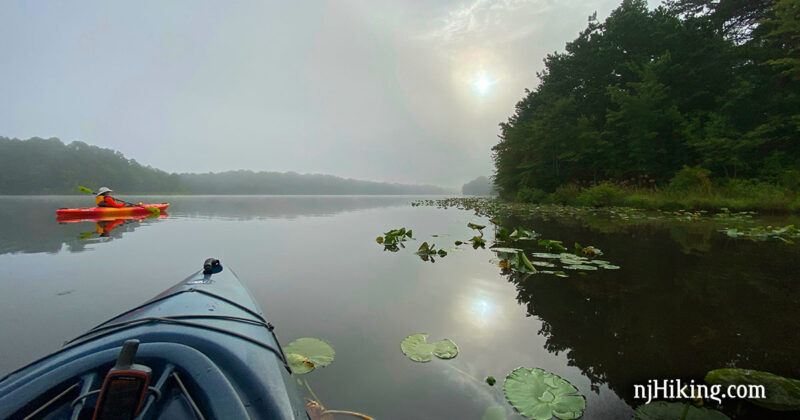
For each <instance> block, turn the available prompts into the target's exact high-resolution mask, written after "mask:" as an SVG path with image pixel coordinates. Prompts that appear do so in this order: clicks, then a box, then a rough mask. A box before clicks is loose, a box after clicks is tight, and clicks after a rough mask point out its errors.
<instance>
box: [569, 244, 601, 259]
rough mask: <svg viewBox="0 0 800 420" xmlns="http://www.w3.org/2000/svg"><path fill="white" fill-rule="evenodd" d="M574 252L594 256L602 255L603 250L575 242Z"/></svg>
mask: <svg viewBox="0 0 800 420" xmlns="http://www.w3.org/2000/svg"><path fill="white" fill-rule="evenodd" d="M575 254H577V255H583V256H586V257H589V258H594V257H599V256H601V255H603V251H601V250H599V249H597V248H595V247H593V246H587V247H582V246H581V244H579V243H577V242H575Z"/></svg>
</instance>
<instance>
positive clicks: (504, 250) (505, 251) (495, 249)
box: [489, 247, 522, 254]
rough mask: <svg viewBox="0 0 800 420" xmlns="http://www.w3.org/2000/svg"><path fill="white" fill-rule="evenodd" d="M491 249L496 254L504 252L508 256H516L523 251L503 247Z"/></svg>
mask: <svg viewBox="0 0 800 420" xmlns="http://www.w3.org/2000/svg"><path fill="white" fill-rule="evenodd" d="M489 249H490V250H492V251H494V252H502V253H506V254H516V253H517V252H520V251H522V250H521V249H519V248H503V247H497V248H489Z"/></svg>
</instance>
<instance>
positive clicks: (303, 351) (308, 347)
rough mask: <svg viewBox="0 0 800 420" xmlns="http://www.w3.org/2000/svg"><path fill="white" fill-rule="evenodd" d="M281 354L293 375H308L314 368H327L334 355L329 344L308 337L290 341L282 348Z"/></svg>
mask: <svg viewBox="0 0 800 420" xmlns="http://www.w3.org/2000/svg"><path fill="white" fill-rule="evenodd" d="M283 352H284V353H286V358H287V361H288V362H289V365H290V366H291V367H292V370H293V371H294V372H295V373H308V372H311V371H312V370H314V369H315V368H318V367H325V366H328V365H329V364H331V362H333V358H334V356H335V355H336V352H335V351H334V350H333V347H331V346H330V344H328V343H326V342H324V341H322V340H320V339H318V338H309V337H304V338H298V339H297V340H294V341H292V342H291V343H289V345H288V346H285V347H284V348H283ZM290 354H291V355H292V356H290Z"/></svg>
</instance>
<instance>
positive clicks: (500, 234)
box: [494, 228, 509, 242]
mask: <svg viewBox="0 0 800 420" xmlns="http://www.w3.org/2000/svg"><path fill="white" fill-rule="evenodd" d="M494 240H495V241H497V242H506V241H508V240H509V237H508V229H506V228H500V230H498V231H497V233H496V234H495V235H494Z"/></svg>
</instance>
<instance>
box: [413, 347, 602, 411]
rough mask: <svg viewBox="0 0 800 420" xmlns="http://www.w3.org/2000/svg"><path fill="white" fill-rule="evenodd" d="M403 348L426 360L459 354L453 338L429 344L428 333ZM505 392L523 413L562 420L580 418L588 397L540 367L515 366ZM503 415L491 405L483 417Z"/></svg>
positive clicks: (489, 379) (490, 379)
mask: <svg viewBox="0 0 800 420" xmlns="http://www.w3.org/2000/svg"><path fill="white" fill-rule="evenodd" d="M400 348H401V349H402V350H403V354H405V355H406V356H408V358H409V359H411V360H413V361H416V362H423V363H424V362H430V361H431V360H433V356H436V357H438V358H440V359H452V358H454V357H456V356H457V355H458V347H456V345H455V343H453V342H452V341H451V340H449V339H446V338H445V339H443V340H439V341H435V342H432V343H429V342H428V334H411V335H409V336H408V337H406V338H405V340H403V342H402V343H401V344H400ZM462 373H464V372H462ZM466 375H468V376H470V377H472V376H471V375H469V374H466ZM472 378H473V379H475V378H474V377H472ZM475 380H476V381H477V379H475ZM485 382H486V384H488V385H489V386H494V384H495V383H496V380H495V378H494V376H488V377H487V378H486V380H485ZM503 392H504V393H505V396H506V399H507V400H508V402H509V403H510V404H511V405H512V406H513V407H514V408H515V409H517V411H519V413H520V414H522V415H523V416H526V417H528V418H531V419H541V420H549V419H551V418H552V417H554V416H555V417H558V418H559V419H563V420H569V419H577V418H578V417H580V416H581V415H583V411H584V410H585V409H586V399H585V398H584V397H583V396H582V395H579V394H578V389H577V388H575V387H574V386H573V385H572V384H570V383H569V382H567V381H566V380H565V379H563V378H561V377H559V376H558V375H555V374H553V373H550V372H547V371H545V370H542V369H539V368H533V369H529V368H524V367H520V368H517V369H515V370H514V371H512V372H511V373H510V374H509V375H508V376H507V377H506V379H505V382H504V383H503ZM504 418H506V416H505V408H504V407H501V406H492V407H490V408H489V409H487V411H486V413H485V414H484V416H483V419H487V420H488V419H504Z"/></svg>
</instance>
